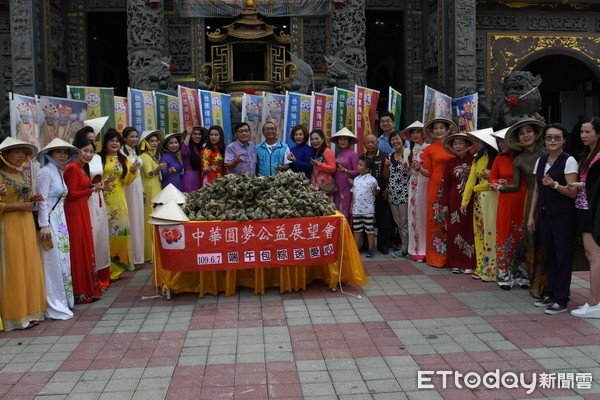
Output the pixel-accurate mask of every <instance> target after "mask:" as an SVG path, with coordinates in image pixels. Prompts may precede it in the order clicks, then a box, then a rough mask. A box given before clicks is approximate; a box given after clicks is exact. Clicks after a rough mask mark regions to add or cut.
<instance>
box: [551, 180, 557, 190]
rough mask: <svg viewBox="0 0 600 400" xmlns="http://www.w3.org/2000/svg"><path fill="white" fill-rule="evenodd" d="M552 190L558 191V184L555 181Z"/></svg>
mask: <svg viewBox="0 0 600 400" xmlns="http://www.w3.org/2000/svg"><path fill="white" fill-rule="evenodd" d="M552 189H558V182H556V181H555V182H554V183H553V184H552Z"/></svg>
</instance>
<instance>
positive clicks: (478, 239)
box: [462, 153, 498, 281]
mask: <svg viewBox="0 0 600 400" xmlns="http://www.w3.org/2000/svg"><path fill="white" fill-rule="evenodd" d="M488 161H489V158H488V155H487V153H484V154H482V155H481V157H478V158H477V159H476V160H475V161H473V165H472V167H471V173H470V174H469V180H468V181H467V186H466V187H465V192H464V193H463V198H462V204H463V205H468V204H469V202H470V201H471V198H473V231H474V233H475V253H476V255H477V269H476V270H475V273H476V274H477V275H478V276H479V277H481V279H485V280H486V281H495V280H496V275H497V272H498V269H497V265H496V214H497V210H498V192H493V191H491V190H490V183H489V182H488V180H489V176H490V170H489V169H488V167H487V165H488Z"/></svg>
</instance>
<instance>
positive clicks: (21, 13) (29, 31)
mask: <svg viewBox="0 0 600 400" xmlns="http://www.w3.org/2000/svg"><path fill="white" fill-rule="evenodd" d="M9 4H10V31H11V49H12V75H13V82H12V83H13V87H12V90H13V91H14V92H16V93H19V94H24V95H29V96H33V95H34V94H36V93H38V92H39V90H38V89H40V88H41V76H39V69H40V68H39V66H38V62H41V60H40V59H39V57H40V54H39V52H38V51H37V50H38V49H37V48H36V44H39V38H37V37H35V36H34V35H39V32H40V29H38V28H39V26H38V24H37V22H38V19H39V2H38V1H32V0H11V1H10V2H9Z"/></svg>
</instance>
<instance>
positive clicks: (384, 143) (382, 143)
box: [377, 111, 394, 154]
mask: <svg viewBox="0 0 600 400" xmlns="http://www.w3.org/2000/svg"><path fill="white" fill-rule="evenodd" d="M379 128H380V129H381V136H379V137H378V138H377V140H378V141H379V144H378V145H377V148H378V149H379V150H381V151H383V152H384V153H388V154H392V153H393V152H394V149H393V148H392V146H391V145H390V142H389V141H388V139H389V138H390V133H392V131H393V130H394V116H393V115H392V113H390V112H388V111H386V112H384V113H382V114H381V115H380V116H379Z"/></svg>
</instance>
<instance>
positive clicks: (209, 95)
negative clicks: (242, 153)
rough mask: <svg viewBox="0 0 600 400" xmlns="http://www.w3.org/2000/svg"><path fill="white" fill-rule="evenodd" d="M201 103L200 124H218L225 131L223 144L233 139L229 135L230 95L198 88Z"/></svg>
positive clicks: (205, 125)
mask: <svg viewBox="0 0 600 400" xmlns="http://www.w3.org/2000/svg"><path fill="white" fill-rule="evenodd" d="M199 94H200V104H201V105H202V113H201V116H202V126H204V127H206V128H209V127H210V126H212V125H219V126H220V127H221V128H223V132H224V133H225V144H229V143H231V141H232V140H233V138H232V135H231V111H230V107H231V96H229V95H228V94H223V93H217V92H209V91H208V90H199Z"/></svg>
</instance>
